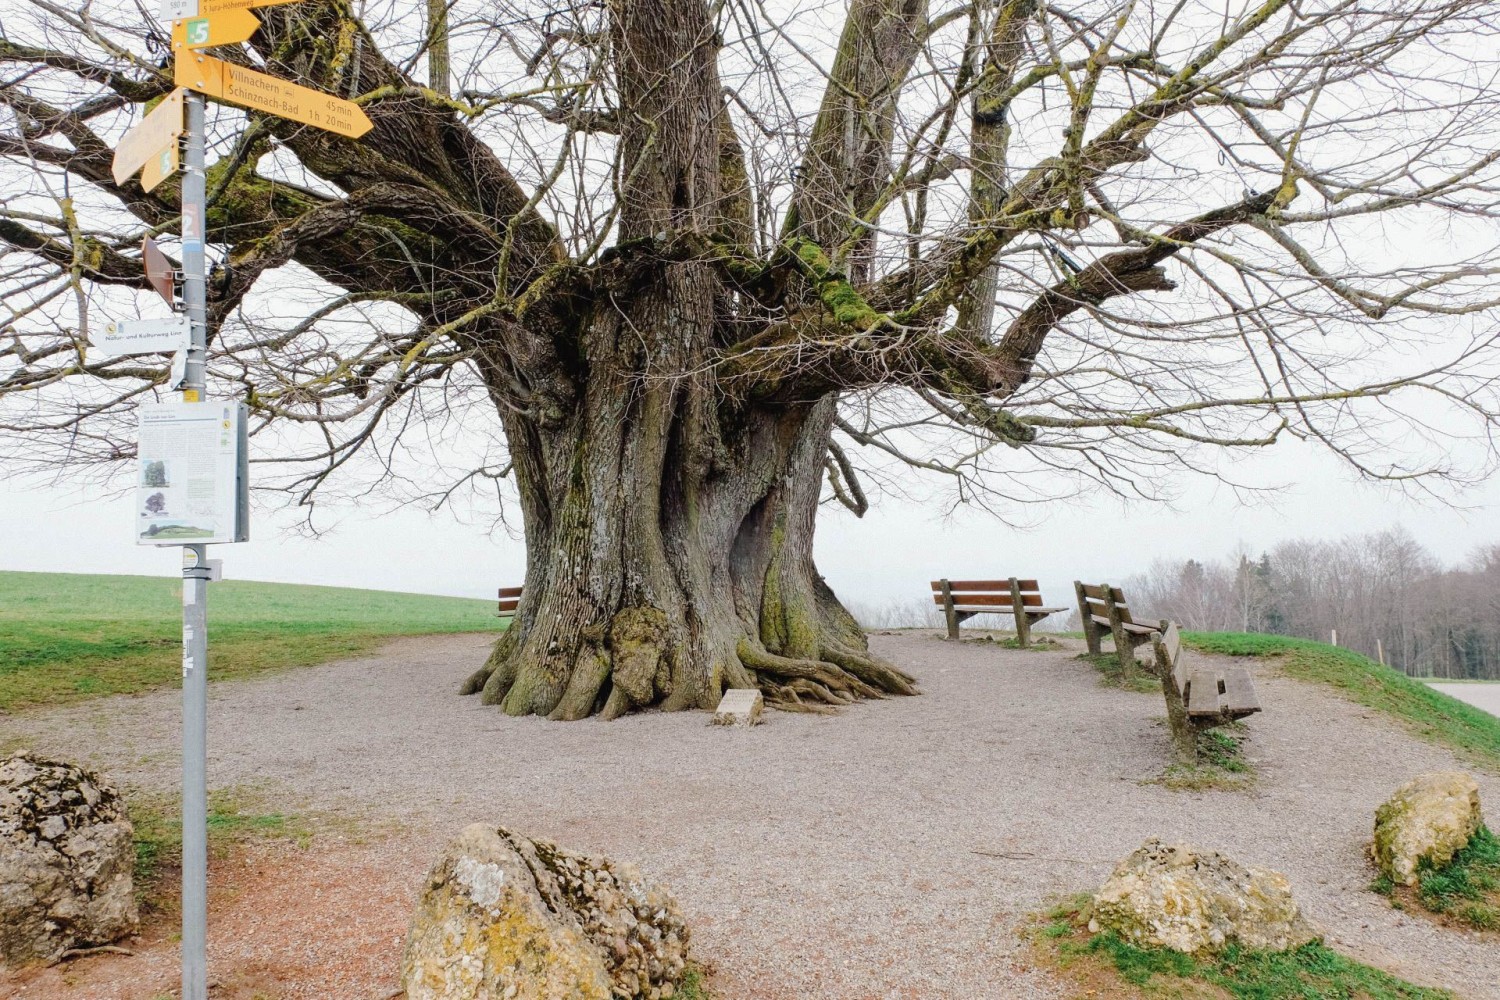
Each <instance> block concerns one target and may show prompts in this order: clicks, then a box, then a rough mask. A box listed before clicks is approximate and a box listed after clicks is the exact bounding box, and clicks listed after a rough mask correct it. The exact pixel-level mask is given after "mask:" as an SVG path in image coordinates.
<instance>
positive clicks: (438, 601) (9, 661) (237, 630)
mask: <svg viewBox="0 0 1500 1000" xmlns="http://www.w3.org/2000/svg"><path fill="white" fill-rule="evenodd" d="M181 592H182V581H181V580H177V579H170V578H159V577H145V576H89V575H81V574H73V573H12V572H0V712H9V711H15V710H17V709H23V708H28V707H32V706H38V705H56V704H61V703H65V702H70V701H77V700H79V699H82V698H89V697H93V696H97V695H107V694H129V693H134V692H138V691H149V690H151V689H153V688H159V687H166V686H169V685H178V684H180V683H181V680H182V603H181V601H182V599H181V596H180V595H181ZM208 622H209V632H208V634H209V677H210V679H222V678H226V677H249V676H253V675H255V674H260V673H265V672H266V671H269V670H280V669H283V668H286V667H295V666H306V665H308V664H313V663H323V662H326V661H328V660H333V659H338V658H340V657H344V656H352V655H357V654H360V653H365V652H368V651H369V650H371V649H373V648H374V647H376V646H377V645H378V644H379V643H380V642H381V641H382V640H383V639H386V638H388V637H391V636H397V635H432V634H436V633H443V632H487V631H494V632H498V631H500V629H501V628H503V625H502V624H501V620H500V619H498V618H496V617H495V605H494V602H492V601H483V600H471V599H468V598H458V597H433V596H430V595H425V594H397V593H391V592H389V591H381V590H348V589H344V588H339V587H309V586H302V585H298V584H283V583H250V582H246V581H238V580H236V581H225V582H223V583H211V584H209V587H208Z"/></svg>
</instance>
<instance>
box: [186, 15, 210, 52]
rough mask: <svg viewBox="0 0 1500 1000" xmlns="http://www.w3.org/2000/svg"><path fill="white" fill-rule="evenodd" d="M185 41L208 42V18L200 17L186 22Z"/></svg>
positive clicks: (204, 43) (191, 42)
mask: <svg viewBox="0 0 1500 1000" xmlns="http://www.w3.org/2000/svg"><path fill="white" fill-rule="evenodd" d="M187 43H188V44H189V45H207V44H208V18H206V17H200V18H196V19H194V20H192V21H189V22H188V23H187Z"/></svg>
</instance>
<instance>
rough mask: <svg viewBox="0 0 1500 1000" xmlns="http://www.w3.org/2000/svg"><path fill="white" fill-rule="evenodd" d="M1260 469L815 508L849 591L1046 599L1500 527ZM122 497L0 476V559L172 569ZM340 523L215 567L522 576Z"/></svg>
mask: <svg viewBox="0 0 1500 1000" xmlns="http://www.w3.org/2000/svg"><path fill="white" fill-rule="evenodd" d="M1234 461H1235V464H1236V465H1237V466H1239V467H1240V469H1241V471H1245V472H1251V473H1253V474H1254V478H1255V479H1256V480H1257V481H1259V482H1261V483H1276V482H1280V483H1285V484H1287V485H1286V487H1285V488H1284V489H1281V490H1277V491H1275V492H1274V494H1273V495H1272V496H1271V497H1268V498H1266V499H1264V500H1262V501H1260V502H1258V503H1256V504H1254V505H1250V506H1246V505H1244V504H1242V503H1241V502H1240V501H1239V500H1238V499H1237V498H1236V497H1235V496H1234V495H1233V494H1232V493H1231V492H1230V491H1228V490H1226V489H1224V488H1222V487H1220V488H1215V487H1214V486H1213V485H1212V484H1210V483H1208V482H1203V481H1199V482H1195V483H1192V484H1190V485H1189V487H1188V490H1187V492H1186V494H1185V495H1184V496H1183V497H1182V498H1181V501H1180V502H1179V503H1178V504H1177V505H1176V509H1170V508H1167V507H1164V506H1159V505H1144V504H1138V505H1132V506H1128V507H1122V506H1121V505H1120V504H1119V502H1118V501H1115V500H1113V499H1103V498H1099V499H1095V500H1094V501H1093V502H1077V503H1072V504H1066V505H1065V504H1053V505H1051V506H1050V507H1048V508H1046V509H1042V508H1033V509H1032V510H1030V511H1024V512H1022V514H1023V516H1030V517H1034V518H1035V519H1036V520H1037V522H1038V523H1037V524H1036V525H1035V526H1033V527H1023V528H1016V527H1012V526H1008V525H1006V524H1004V523H1002V522H1001V521H1000V520H999V519H998V518H996V517H995V516H993V515H990V514H986V513H983V512H980V511H960V512H959V513H958V514H957V515H955V516H953V517H944V516H943V513H942V511H941V509H939V508H937V507H924V506H922V505H918V504H913V503H899V502H890V501H887V502H885V503H883V504H881V505H880V506H879V507H878V509H874V510H871V512H870V513H869V514H868V515H866V517H865V518H864V519H863V520H857V519H855V518H854V517H853V516H851V515H849V514H847V513H845V512H843V511H842V509H840V508H825V515H824V516H823V518H822V519H821V522H820V524H819V527H818V543H817V551H818V563H819V566H820V567H821V569H822V571H823V573H824V575H825V576H826V577H827V578H828V581H829V583H830V584H832V586H833V588H834V590H835V591H837V592H838V593H839V595H840V596H841V597H843V598H844V599H845V600H847V601H852V602H859V603H865V604H883V603H885V602H888V601H909V600H917V601H920V600H923V599H924V594H925V592H926V587H927V581H928V580H929V579H931V578H933V577H938V576H948V577H951V578H958V577H974V576H980V577H992V576H1011V575H1017V576H1035V577H1037V578H1038V579H1040V581H1041V583H1042V588H1043V592H1044V594H1045V595H1046V597H1047V599H1048V600H1049V601H1050V602H1056V603H1060V604H1064V605H1066V604H1068V603H1070V598H1071V584H1072V581H1073V580H1074V579H1077V578H1089V579H1094V580H1100V581H1101V582H1102V581H1105V580H1108V581H1110V582H1118V581H1121V580H1123V579H1125V578H1126V577H1128V576H1130V575H1132V574H1134V573H1137V572H1140V571H1141V570H1143V569H1144V568H1145V567H1146V566H1148V565H1149V564H1150V563H1151V561H1152V560H1153V559H1156V558H1163V557H1165V558H1172V559H1186V558H1188V557H1198V558H1204V557H1207V558H1220V557H1222V556H1224V555H1226V554H1227V553H1228V552H1229V551H1230V550H1232V549H1233V548H1234V547H1235V546H1236V545H1237V544H1240V543H1243V544H1244V545H1245V546H1246V547H1247V548H1248V549H1249V550H1250V551H1251V552H1253V553H1258V552H1260V551H1261V550H1262V549H1264V548H1268V547H1270V546H1271V545H1274V544H1275V543H1276V542H1278V541H1281V540H1283V539H1287V538H1295V537H1319V538H1333V537H1338V536H1341V535H1345V534H1350V533H1353V532H1364V531H1377V530H1381V529H1383V528H1388V527H1392V526H1394V525H1398V524H1399V525H1404V526H1405V527H1406V528H1407V529H1408V530H1410V531H1411V532H1412V534H1413V535H1414V536H1415V537H1416V538H1417V540H1418V541H1419V542H1421V543H1422V544H1423V545H1425V546H1427V547H1428V548H1429V549H1431V550H1432V551H1433V553H1434V554H1435V555H1437V556H1438V557H1439V558H1440V559H1442V560H1444V561H1445V562H1456V561H1458V560H1461V559H1462V558H1463V557H1464V556H1465V555H1466V554H1467V553H1468V552H1469V551H1470V550H1472V549H1473V548H1474V547H1475V546H1477V545H1479V544H1482V543H1493V542H1500V481H1497V480H1494V479H1492V480H1491V481H1490V482H1488V483H1487V484H1485V485H1484V486H1483V487H1481V488H1479V489H1477V490H1474V491H1472V492H1471V493H1469V494H1467V495H1464V496H1461V497H1460V498H1459V501H1460V502H1461V503H1462V504H1463V505H1464V506H1465V507H1467V508H1468V509H1467V510H1460V509H1457V508H1454V507H1445V506H1442V505H1439V504H1435V503H1431V502H1429V503H1426V504H1418V503H1416V502H1413V501H1411V500H1408V499H1405V498H1403V497H1401V496H1400V495H1399V494H1394V493H1391V492H1389V491H1387V490H1383V489H1379V488H1375V487H1370V486H1365V485H1361V484H1359V483H1357V482H1356V481H1355V480H1354V479H1353V477H1352V476H1351V475H1349V474H1348V473H1346V472H1345V471H1344V470H1343V469H1341V468H1340V467H1338V466H1337V465H1335V463H1334V462H1333V460H1332V459H1331V458H1328V457H1327V456H1326V455H1323V454H1320V453H1317V452H1313V451H1311V450H1310V449H1307V448H1306V447H1305V446H1301V445H1295V444H1294V445H1291V446H1288V447H1278V448H1277V449H1274V451H1273V452H1271V453H1266V454H1262V455H1260V456H1256V457H1254V458H1253V460H1252V459H1251V458H1250V457H1248V456H1247V457H1246V458H1244V459H1239V458H1236V459H1234ZM131 503H132V501H131V498H130V497H124V498H110V497H106V496H101V495H98V494H97V493H96V494H95V495H89V494H88V493H87V492H80V491H79V490H77V489H76V488H60V487H46V486H37V485H35V484H31V485H26V484H21V483H17V482H14V481H4V482H0V525H3V530H0V569H10V570H41V571H63V572H80V573H82V572H87V573H139V574H144V575H155V576H175V575H177V573H178V572H179V566H180V563H179V555H178V550H177V548H176V547H168V548H164V549H153V548H148V547H138V546H136V545H134V544H132V541H131V534H130V532H131V524H132V518H131ZM339 513H340V515H341V520H340V522H339V523H338V526H337V528H336V530H334V531H333V532H332V533H330V534H328V535H326V536H324V537H322V538H319V539H308V538H304V537H300V536H297V535H295V534H292V533H290V532H289V531H288V529H287V526H288V525H290V524H291V523H292V522H293V519H292V518H291V517H289V516H287V515H286V514H285V513H278V512H269V513H268V512H265V511H258V512H257V513H256V515H255V517H254V520H253V527H252V539H253V540H252V541H250V542H248V543H245V544H242V545H226V546H218V547H216V553H215V554H216V555H217V556H218V557H222V558H223V559H224V564H225V576H226V577H228V578H234V579H251V580H278V581H283V582H295V583H321V584H333V585H340V586H358V587H371V588H375V589H382V590H405V591H413V592H419V593H435V594H452V595H456V596H468V597H489V596H491V595H492V594H493V593H494V589H495V588H496V587H497V586H501V585H504V584H514V583H517V582H520V580H521V578H522V576H523V571H524V565H525V562H524V554H523V549H522V544H521V542H520V541H519V540H518V539H512V538H510V537H507V536H506V535H504V534H494V535H491V534H488V533H487V532H486V530H485V527H484V526H480V525H465V524H461V523H458V522H457V521H456V520H455V519H454V518H453V517H451V516H449V515H447V514H439V515H436V516H432V517H429V516H427V515H426V514H423V513H421V512H418V511H415V510H403V511H398V512H396V513H393V514H385V515H376V514H372V513H371V512H370V511H368V510H361V509H358V508H346V509H344V510H342V511H340V512H339Z"/></svg>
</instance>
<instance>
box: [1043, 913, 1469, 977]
mask: <svg viewBox="0 0 1500 1000" xmlns="http://www.w3.org/2000/svg"><path fill="white" fill-rule="evenodd" d="M1086 904H1087V897H1081V898H1079V899H1075V900H1074V901H1073V902H1071V903H1070V904H1068V905H1066V906H1063V907H1059V908H1058V909H1056V910H1053V911H1052V912H1051V913H1050V914H1048V921H1047V923H1045V924H1044V925H1043V926H1042V927H1041V928H1040V930H1039V932H1038V933H1037V934H1036V935H1034V937H1033V949H1032V950H1033V954H1034V956H1035V958H1036V960H1037V962H1038V963H1039V964H1041V965H1042V966H1044V967H1047V968H1050V969H1053V970H1054V971H1056V972H1057V973H1058V974H1059V975H1061V976H1062V977H1063V978H1065V979H1068V980H1071V981H1073V982H1074V983H1075V984H1076V985H1077V986H1078V987H1079V992H1080V994H1081V995H1083V996H1098V997H1116V998H1119V997H1130V998H1141V1000H1145V998H1156V997H1162V998H1167V997H1170V998H1174V1000H1178V998H1181V1000H1200V998H1201V1000H1209V998H1214V1000H1221V998H1234V1000H1355V998H1357V1000H1454V996H1453V994H1452V993H1450V992H1448V991H1447V990H1440V989H1432V988H1430V987H1425V986H1416V985H1413V984H1412V983H1408V982H1406V981H1405V980H1402V979H1398V978H1396V977H1395V976H1393V975H1391V974H1390V973H1387V972H1382V971H1380V970H1379V969H1375V968H1372V967H1371V966H1368V965H1364V964H1362V963H1360V962H1356V961H1354V960H1353V959H1351V958H1347V957H1345V956H1343V955H1340V954H1339V953H1338V952H1336V951H1333V950H1332V949H1330V948H1328V947H1326V946H1325V945H1322V944H1317V943H1314V944H1309V945H1305V946H1303V947H1301V948H1297V949H1295V950H1293V951H1285V952H1269V951H1252V950H1250V949H1248V948H1240V947H1236V946H1231V947H1230V948H1228V949H1227V950H1225V951H1224V952H1223V953H1222V954H1219V955H1203V956H1198V955H1184V954H1182V953H1181V952H1176V951H1169V950H1166V949H1155V948H1138V947H1136V946H1135V945H1133V944H1130V943H1129V942H1127V941H1124V940H1122V939H1121V938H1120V937H1118V936H1117V935H1115V934H1110V933H1099V934H1092V933H1090V932H1089V930H1088V919H1087V917H1086V916H1084V910H1085V907H1086Z"/></svg>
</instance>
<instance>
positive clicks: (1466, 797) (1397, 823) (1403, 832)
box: [1370, 771, 1483, 885]
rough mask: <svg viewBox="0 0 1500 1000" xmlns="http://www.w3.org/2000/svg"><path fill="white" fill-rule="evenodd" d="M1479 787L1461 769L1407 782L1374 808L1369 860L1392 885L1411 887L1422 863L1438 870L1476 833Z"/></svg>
mask: <svg viewBox="0 0 1500 1000" xmlns="http://www.w3.org/2000/svg"><path fill="white" fill-rule="evenodd" d="M1482 823H1483V816H1482V814H1481V813H1480V808H1479V783H1478V782H1477V781H1475V780H1474V779H1473V778H1472V777H1470V776H1469V775H1467V774H1464V773H1463V772H1462V771H1440V772H1438V773H1436V774H1424V775H1421V776H1419V777H1416V778H1413V779H1412V780H1411V781H1408V782H1407V783H1406V784H1404V785H1402V786H1401V787H1400V788H1398V789H1396V793H1395V794H1394V795H1392V796H1391V797H1390V798H1389V799H1387V800H1386V801H1385V802H1384V803H1382V804H1381V806H1380V808H1378V809H1376V810H1375V839H1374V840H1373V841H1372V842H1371V844H1370V856H1371V858H1372V859H1373V860H1374V862H1375V867H1376V868H1378V869H1380V873H1381V874H1382V875H1384V876H1385V877H1386V878H1389V879H1390V880H1391V881H1392V882H1395V883H1396V884H1397V885H1416V883H1417V871H1418V868H1419V867H1420V866H1421V864H1422V862H1424V861H1425V862H1427V864H1428V865H1430V866H1431V867H1432V868H1442V867H1443V866H1444V865H1446V864H1447V863H1448V862H1449V861H1452V860H1453V855H1455V854H1457V853H1458V852H1459V851H1461V850H1463V848H1464V845H1466V844H1467V843H1468V842H1469V841H1470V840H1471V839H1473V837H1474V834H1476V833H1478V832H1479V827H1480V826H1481V825H1482Z"/></svg>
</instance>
